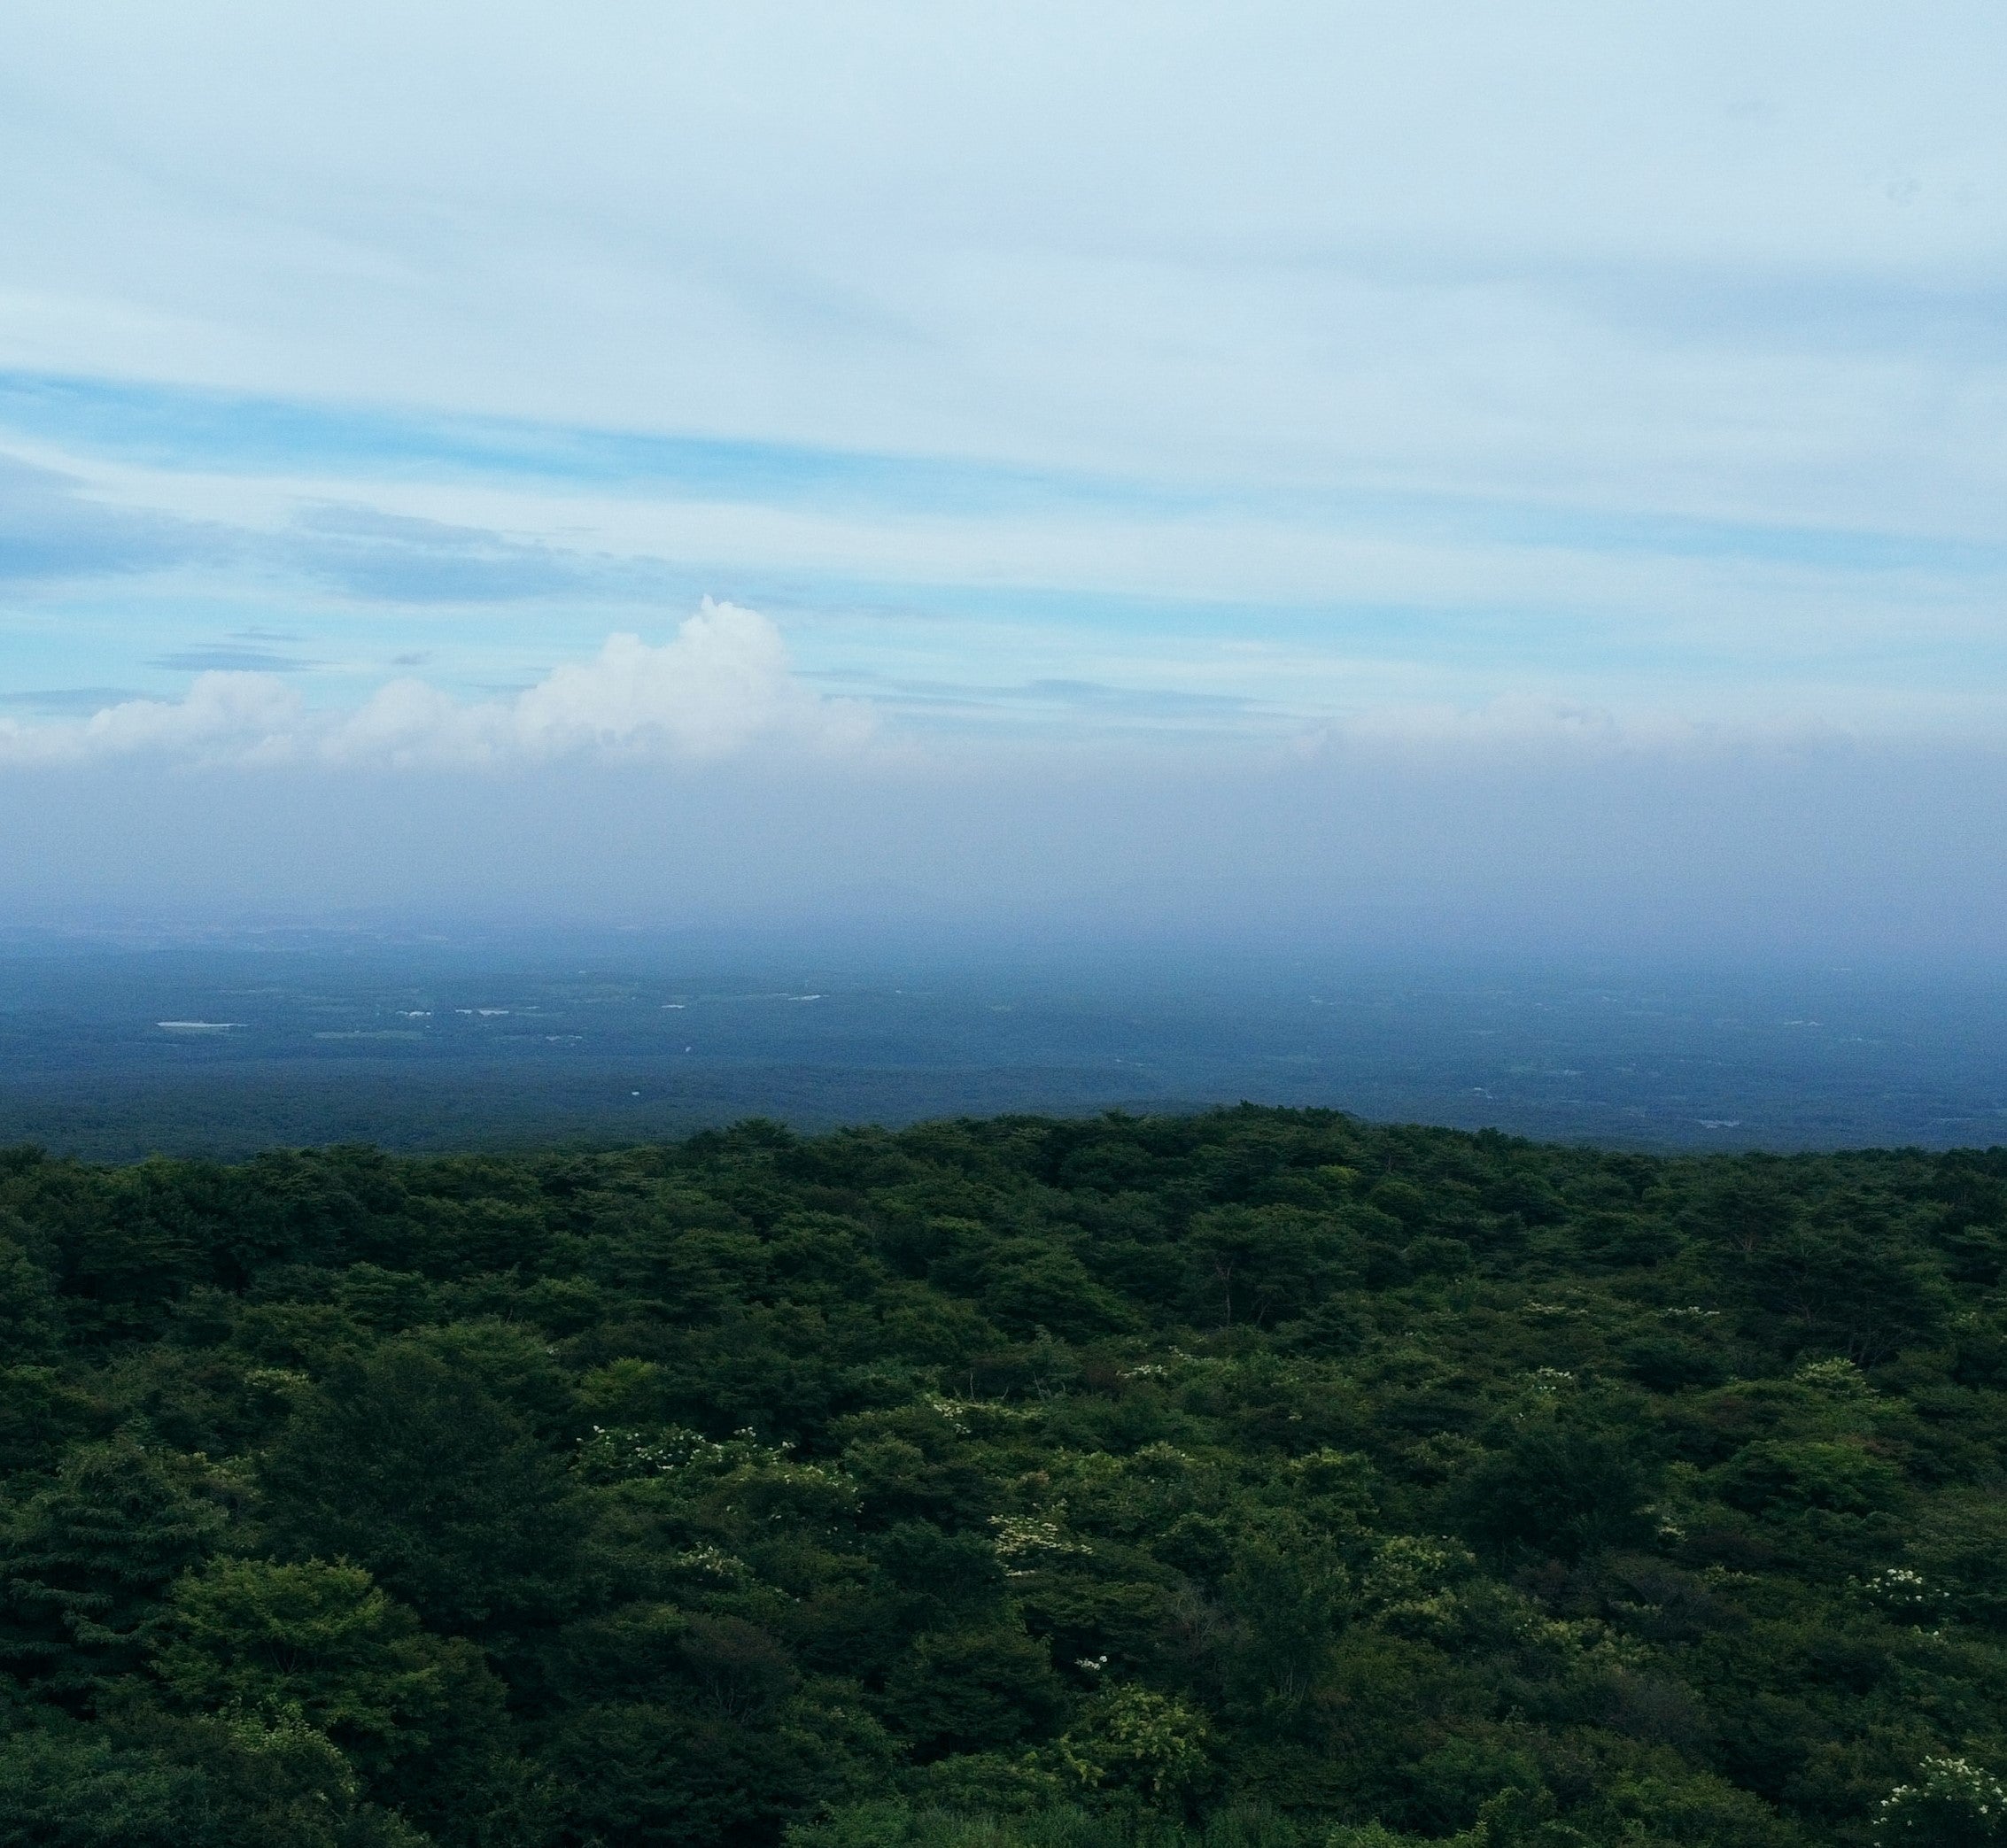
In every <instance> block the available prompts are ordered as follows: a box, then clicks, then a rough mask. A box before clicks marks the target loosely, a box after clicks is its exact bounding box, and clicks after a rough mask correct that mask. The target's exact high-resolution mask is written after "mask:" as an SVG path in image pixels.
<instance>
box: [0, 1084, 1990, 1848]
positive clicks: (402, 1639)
mask: <svg viewBox="0 0 2007 1848" xmlns="http://www.w3.org/2000/svg"><path fill="white" fill-rule="evenodd" d="M2003 1264H2007V1151H1991V1152H1988V1153H1983V1154H1982V1153H1969V1154H1953V1155H1930V1154H1924V1153H1920V1152H1917V1151H1895V1152H1891V1153H1876V1154H1849V1155H1843V1156H1798V1157H1790V1158H1781V1157H1763V1156H1742V1157H1710V1158H1692V1159H1667V1158H1654V1157H1649V1156H1630V1155H1613V1154H1608V1153H1600V1152H1597V1151H1595V1150H1591V1149H1583V1148H1555V1147H1546V1146H1540V1145H1537V1144H1533V1143H1528V1142H1522V1141H1514V1140H1511V1139H1508V1138H1506V1137H1502V1136H1499V1135H1496V1134H1492V1133H1483V1134H1476V1135H1471V1134H1463V1133H1453V1132H1449V1131H1443V1130H1429V1129H1400V1128H1382V1127H1375V1126H1370V1125H1364V1124H1361V1123H1360V1122H1357V1121H1354V1120H1352V1119H1350V1118H1348V1117H1342V1116H1338V1115H1335V1114H1332V1113H1328V1112H1313V1111H1304V1112H1298V1111H1282V1110H1256V1109H1251V1108H1244V1109H1241V1110H1228V1111H1221V1112H1217V1113H1214V1114H1212V1115H1207V1116H1201V1117H1176V1118H1174V1117H1165V1118H1154V1117H1119V1116H1112V1117H1102V1118H1099V1119H1095V1120H1085V1121H1055V1120H1046V1119H1035V1118H1026V1117H1018V1118H1001V1119H997V1120H994V1121H987V1122H957V1123H948V1124H936V1125H928V1126H924V1127H921V1128H917V1129H912V1130H907V1131H903V1132H899V1133H888V1132H883V1131H877V1130H850V1131H844V1132H841V1133H834V1134H829V1135H824V1136H818V1137H812V1138H804V1137H801V1136H797V1135H794V1134H792V1133H788V1132H787V1131H785V1130H781V1129H779V1128H776V1127H774V1126H772V1125H765V1124H757V1123H755V1124H748V1125H742V1126H740V1127H739V1128H736V1129H733V1130H731V1131H727V1132H720V1133H707V1134H703V1135H699V1136H696V1137H694V1138H693V1139H691V1140H689V1141H684V1142H680V1143H677V1144H673V1145H670V1146H663V1147H649V1148H629V1149H623V1150H618V1151H615V1152H608V1153H562V1154H547V1155H537V1156H479V1157H474V1156H461V1157H451V1156H448V1157H437V1156H435V1157H425V1158H394V1157H391V1156H384V1155H383V1154H380V1153H378V1152H376V1151H375V1150H372V1149H369V1148H331V1149H326V1150H321V1151H306V1152H291V1151H289V1152H282V1153H275V1154H270V1155H266V1156H260V1157H259V1158H256V1159H253V1160H251V1161H247V1162H245V1163H243V1164H239V1165H235V1166H225V1165H221V1164H205V1163H200V1162H188V1161H167V1160H155V1161H151V1162H146V1163H142V1164H136V1165H133V1166H126V1167H94V1166H89V1165H85V1164H78V1163H75V1162H72V1161H68V1160H58V1159H56V1158H53V1157H50V1156H45V1155H43V1154H42V1153H39V1152H38V1151H36V1150H35V1149H32V1148H20V1149H15V1150H12V1151H8V1152H5V1153H4V1154H0V1337H4V1359H5V1362H6V1366H5V1371H4V1376H0V1377H4V1381H5V1393H4V1400H0V1468H4V1473H5V1476H4V1503H0V1658H4V1667H5V1670H6V1674H7V1680H6V1682H5V1689H6V1697H5V1706H4V1728H0V1843H4V1844H15V1843H22V1844H26V1843H35V1844H106V1848H109V1844H120V1848H127V1844H137V1848H148V1844H163V1848H165V1844H174V1848H209V1844H219V1848H221V1844H233V1848H234V1844H300V1848H332V1844H347V1848H364V1844H368V1848H421V1844H426V1843H431V1844H440V1848H460V1844H466V1848H515V1844H537V1848H544V1844H548V1848H586V1844H602V1848H624V1844H650V1848H654V1844H663V1848H710V1844H732V1848H759V1844H769V1843H778V1842H780V1841H782V1840H783V1839H786V1840H787V1842H788V1843H789V1844H791V1848H880V1844H886V1848H892V1844H912V1848H1015V1844H1025V1848H1091V1844H1104V1843H1107V1844H1139V1843H1140V1844H1174V1843H1181V1842H1189V1843H1201V1842H1203V1843H1204V1844H1208V1848H1297V1844H1302V1848H1396V1844H1406V1843H1409V1842H1412V1841H1445V1840H1446V1841H1453V1842H1454V1843H1456V1844H1460V1848H1505V1844H1546V1848H1561V1844H1620V1843H1621V1844H1637V1848H1650V1844H1709V1848H1794V1844H1807V1848H1809V1844H1871V1843H1895V1842H1904V1843H1918V1844H1944V1848H1950V1844H1971V1843H1980V1842H1993V1841H1995V1840H2007V1829H2003V1826H2002V1824H2003V1805H2007V1791H2003V1789H2002V1786H2001V1785H2000V1784H1999V1783H1998V1782H1995V1777H1996V1775H2007V1503H2003V1497H2002V1492H2001V1490H2002V1482H2003V1466H2007V1295H2003V1281H2002V1272H2003Z"/></svg>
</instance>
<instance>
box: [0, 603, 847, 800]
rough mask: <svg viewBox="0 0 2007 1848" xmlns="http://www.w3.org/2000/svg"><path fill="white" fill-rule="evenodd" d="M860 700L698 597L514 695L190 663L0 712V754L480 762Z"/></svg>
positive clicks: (720, 748) (717, 730)
mask: <svg viewBox="0 0 2007 1848" xmlns="http://www.w3.org/2000/svg"><path fill="white" fill-rule="evenodd" d="M870 730H871V715H870V713H869V711H868V710H867V709H866V708H865V707H862V706H860V705H858V704H856V702H854V701H849V700H825V699H823V698H821V697H820V696H819V695H818V694H816V693H815V692H811V691H810V690H809V689H808V688H806V687H804V686H803V685H802V684H801V682H800V681H799V680H798V679H796V677H794V671H793V669H792V668H791V667H790V665H789V662H788V659H787V646H786V644H785V643H784V642H783V641H782V639H781V637H780V633H779V630H777V629H776V628H775V627H774V625H773V624H772V623H771V622H769V621H768V619H767V618H766V617H764V616H763V615H760V614H759V613H758V612H757V611H756V610H749V609H743V608H741V607H739V606H738V605H736V604H732V603H716V602H713V601H712V600H711V599H709V598H708V597H707V598H706V599H704V601H703V604H702V607H701V608H699V609H698V611H697V613H696V614H695V615H693V616H691V617H690V618H689V619H688V620H687V621H686V622H684V623H683V625H682V626H681V627H680V628H679V629H678V630H677V632H676V634H675V636H674V637H673V638H671V639H670V640H669V641H667V642H663V643H661V644H659V645H652V644H650V643H648V642H646V641H644V640H643V639H642V638H640V637H639V636H636V635H614V636H609V637H608V638H607V641H606V645H605V646H603V647H602V648H601V650H600V652H599V653H598V654H596V655H595V656H593V658H592V659H591V660H590V661H570V662H566V663H564V664H562V665H561V666H559V667H557V668H555V669H553V670H552V671H551V673H549V674H548V675H546V677H545V678H543V679H542V680H540V681H539V682H538V683H537V684H535V685H534V686H531V687H530V688H528V689H526V690H525V691H524V692H521V693H518V694H517V695H515V697H514V698H513V699H508V700H460V699H456V698H454V697H453V695H452V694H451V693H448V692H443V691H441V690H440V689H439V688H438V687H435V686H433V685H431V684H429V683H427V682H425V681H422V680H417V679H401V680H393V681H391V682H390V683H388V684H385V685H384V686H382V687H379V688H378V689H377V690H376V692H374V693H373V694H371V695H370V696H369V698H368V700H365V701H364V702H363V703H362V704H361V705H360V707H356V708H354V709H353V710H351V711H348V712H336V713H329V712H324V711H317V710H315V709H314V708H312V707H309V706H308V705H307V703H306V700H304V699H302V698H301V696H300V695H299V693H298V692H297V691H295V690H294V689H293V688H292V687H291V686H290V685H288V684H286V683H285V682H284V681H283V680H282V679H281V678H280V677H278V676H276V675H273V674H259V673H206V674H200V675H198V676H197V677H196V678H195V680H194V681H193V682H192V683H191V684H190V688H189V691H188V693H187V695H186V696H185V697H184V698H182V699H181V700H127V701H124V702H122V703H121V704H119V705H115V706H109V707H105V709H104V710H103V711H100V712H97V713H93V714H92V715H90V716H89V717H88V718H83V719H71V720H43V721H29V720H15V719H0V763H6V762H11V763H16V764H22V763H40V764H51V763H55V764H59V763H88V762H99V761H102V760H105V759H108V758H120V757H133V756H139V755H156V756H168V757H181V758H191V759H196V760H198V761H201V762H212V763H213V762H243V763H260V762H307V763H312V762H325V763H342V764H354V765H361V766H373V765H374V766H385V767H391V768H416V767H422V766H436V767H446V768H451V767H483V766H490V765H492V766H501V765H507V764H514V763H534V762H550V761H552V760H554V759H558V758H564V757H577V756H596V757H606V758H698V759H706V758H718V757H726V756H731V755H733V754H737V753H740V752H742V751H746V750H749V749H752V748H755V747H756V746H797V747H799V746H807V747H810V748H821V749H826V748H830V747H841V746H849V745H855V744H857V743H860V742H862V740H863V739H864V737H865V736H866V735H868V733H869V731H870Z"/></svg>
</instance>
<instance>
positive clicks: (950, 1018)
mask: <svg viewBox="0 0 2007 1848" xmlns="http://www.w3.org/2000/svg"><path fill="white" fill-rule="evenodd" d="M2003 1044H2007V994H2003V992H2001V991H1999V990H1996V989H1988V988H1985V987H1981V986H1976V985H1974V984H1972V983H1969V982H1967V983H1963V984H1960V983H1954V982H1951V981H1949V980H1943V981H1939V982H1937V983H1935V984H1934V985H1933V984H1928V983H1922V982H1918V980H1916V979H1915V978H1903V979H1901V980H1896V979H1892V978H1886V977H1870V976H1865V975H1856V974H1851V973H1848V972H1830V973H1827V974H1825V975H1823V976H1817V977H1805V976H1797V977H1794V978H1788V979H1786V978H1771V979H1756V978H1738V979H1734V980H1730V979H1725V978H1720V977H1712V978H1709V977H1700V976H1694V975H1692V974H1680V973H1678V972H1672V973H1660V974H1658V975H1656V976H1654V977H1651V978H1644V977H1639V976H1638V975H1636V974H1632V975H1630V976H1628V977H1623V978H1616V977H1610V978H1603V979H1589V978H1585V977H1583V976H1581V975H1579V974H1577V975H1575V976H1572V977H1568V978H1562V977H1557V976H1554V975H1552V974H1542V973H1538V972H1535V973H1523V972H1498V971H1490V972H1484V973H1478V974H1465V975H1461V976H1460V975H1455V974H1445V973H1443V972H1440V971H1436V972H1430V973H1421V974H1417V973H1414V972H1400V971H1392V972H1390V971H1387V970H1361V969H1359V968H1356V967H1347V966H1346V965H1344V964H1343V963H1330V962H1328V961H1327V962H1324V963H1320V962H1318V961H1317V960H1316V959H1313V958H1308V957H1299V958H1296V959H1293V960H1290V959H1276V958H1273V957H1272V958H1270V959H1268V960H1267V961H1266V962H1261V961H1257V960H1254V959H1250V958H1246V957H1240V956H1232V955H1215V956H1213V957H1209V958H1204V959H1201V958H1198V957H1194V956H1188V957H1185V958H1184V959H1182V960H1179V959H1175V958H1171V957H1167V956H1166V955H1162V954H1161V953H1159V954H1158V955H1155V956H1153V957H1146V956H1142V955H1136V956H1129V957H1121V956H1115V955H1104V956H1101V957H1099V958H1097V959H1088V958H1084V957H1074V958H1072V959H1070V960H1057V959H1056V960H1053V961H1050V962H1048V963H1043V964H1034V965H1027V964H1026V963H1023V961H1022V960H1021V959H1019V960H1018V961H1015V962H1013V961H1009V960H1003V959H999V960H997V961H995V962H993V963H988V964H984V963H980V962H963V963H949V962H945V961H943V960H942V959H939V958H936V959H934V960H933V961H928V960H926V959H922V958H918V957H912V958H909V959H908V960H907V961H906V962H905V963H899V962H897V961H895V960H890V959H887V958H886V957H883V956H880V957H879V958H877V959H876V960H875V961H871V960H867V959H865V958H863V957H854V958H852V959H851V960H850V961H849V962H848V963H836V964H834V965H832V964H831V963H829V962H828V961H827V960H826V959H825V960H824V961H822V962H820V963H818V961H817V960H816V959H814V958H812V957H810V956H808V955H801V954H794V955H786V956H784V955H779V954H771V953H769V954H767V955H765V956H764V958H763V960H752V959H748V957H747V956H745V955H739V956H737V957H733V956H732V955H729V954H727V952H726V951H725V950H724V949H721V948H720V947H717V945H706V946H702V947H699V948H696V949H692V948H688V947H684V948H680V949H678V948H676V947H646V946H644V947H634V946H627V947H619V946H616V947H614V948H612V949H610V950H609V949H608V947H606V946H605V945H603V944H594V945H591V946H587V947H585V948H581V947H578V946H576V945H552V944H535V945H530V946H522V945H510V946H500V947H498V946H496V945H493V944H484V943H481V942H478V941H474V942H469V943H466V944H459V945H453V944H441V943H438V942H413V941H399V940H391V939H376V938H369V937H366V936H358V937H352V938H346V939H344V938H330V937H329V935H328V934H325V933H323V934H322V935H320V936H303V937H300V938H297V939H289V938H286V937H284V936H283V935H275V937H274V938H273V939H265V940H260V941H258V942H256V943H253V944H246V943H245V942H243V941H233V942H225V943H221V944H206V945H205V944H198V945H194V946H176V945H172V944H169V945H165V946H143V947H107V946H105V945H102V944H90V943H84V944H67V945H61V946H57V947H50V946H47V945H42V946H36V947H21V946H15V947H13V948H12V951H11V952H10V953H0V1141H31V1142H35V1143H38V1144H40V1145H43V1146H45V1147H48V1148H55V1149H59V1150H66V1151H69V1152H72V1153H75V1154H79V1155H84V1156H91V1157H94V1158H98V1159H123V1158H129V1157H131V1156H137V1155H140V1154H143V1153H146V1152H147V1151H149V1150H151V1149H164V1150H167V1151H172V1152H181V1153H190V1154H193V1153H204V1154H213V1155H224V1156H233V1155H244V1154H249V1153H251V1152H252V1151H254V1150H256V1149H258V1148H267V1147H271V1146H274V1145H278V1144H292V1145H311V1144H324V1143H329V1142H336V1141H369V1142H374V1143H377V1144H380V1145H382V1146H384V1147H391V1148H414V1149H420V1148H466V1147H475V1146H484V1147H508V1146H531V1145H537V1144H549V1143H554V1142H580V1141H585V1142H601V1143H608V1142H621V1141H634V1140H638V1139H643V1138H647V1137H656V1136H663V1135H674V1134H682V1133H687V1132H689V1131H691V1130H693V1129H696V1128H700V1127H704V1126H707V1125H717V1124H723V1123H728V1122H732V1121H736V1120H739V1119H740V1118H743V1117H751V1116H759V1117H771V1118H774V1119H776V1120H779V1121H783V1122H787V1123H789V1124H791V1125H794V1126H796V1127H798V1128H802V1129H818V1128H826V1127H829V1126H833V1125H837V1124H841V1123H847V1122H880V1123H890V1124H898V1123H910V1122H917V1121H922V1120H926V1119H928V1118H933V1117H953V1116H961V1115H989V1114H995V1113H997V1112H1002V1111H1011V1110H1034V1111H1046V1112H1055V1111H1056V1112H1059V1113H1063V1114H1074V1113H1082V1112H1092V1111H1095V1110H1103V1109H1108V1108H1128V1109H1135V1110H1163V1109H1168V1108H1177V1107H1191V1106H1201V1105H1205V1104H1210V1103H1215V1102H1238V1101H1241V1100H1248V1101H1251V1102H1263V1103H1275V1104H1292V1105H1315V1106H1320V1107H1329V1108H1337V1109H1343V1110H1347V1111H1349V1112H1351V1113H1352V1114H1355V1115H1358V1116H1361V1117H1368V1118H1372V1119H1375V1120H1380V1121H1421V1122H1432V1123H1440V1124H1445V1125H1455V1126H1460V1127H1467V1128H1480V1127H1486V1126H1492V1127H1499V1128H1502V1129H1505V1130H1507V1131H1509V1132H1512V1133H1519V1134H1527V1135H1534V1136H1542V1137H1550V1138H1558V1139H1562V1140H1584V1141H1594V1142H1597V1143H1600V1144H1604V1145H1607V1146H1610V1147H1623V1148H1647V1149H1649V1148H1661V1149H1682V1148H1684V1149H1695V1150H1706V1149H1724V1148H1745V1147H1767V1148H1822V1147H1825V1148H1837V1147H1848V1146H1855V1147H1859V1146H1875V1145H1882V1146H1887V1145H1903V1144H1914V1145H1917V1146H1921V1147H1935V1148H1944V1147H1954V1146H1961V1145H1985V1144H1988V1143H1991V1142H1993V1141H1997V1140H1999V1139H2000V1136H2001V1134H2002V1127H2003V1125H2007V1062H2003V1059H2002V1057H2001V1055H2000V1050H1999V1048H2001V1047H2002V1045H2003Z"/></svg>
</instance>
